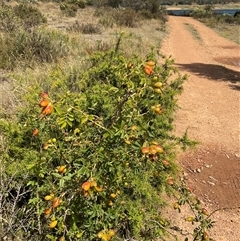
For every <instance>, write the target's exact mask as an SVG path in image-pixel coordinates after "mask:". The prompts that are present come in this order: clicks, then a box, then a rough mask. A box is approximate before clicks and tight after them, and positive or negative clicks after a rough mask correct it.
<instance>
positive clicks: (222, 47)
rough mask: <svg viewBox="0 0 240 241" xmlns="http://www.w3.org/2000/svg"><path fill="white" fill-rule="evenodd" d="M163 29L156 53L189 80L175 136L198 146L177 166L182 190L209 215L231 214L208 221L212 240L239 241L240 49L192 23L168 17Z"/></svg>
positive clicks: (179, 112) (181, 159)
mask: <svg viewBox="0 0 240 241" xmlns="http://www.w3.org/2000/svg"><path fill="white" fill-rule="evenodd" d="M168 24H169V31H170V33H169V37H168V38H167V39H166V40H165V42H164V43H163V46H162V48H161V52H162V53H163V54H165V55H167V56H169V55H171V56H172V57H173V58H174V59H175V63H176V65H177V66H178V67H179V69H180V70H181V72H183V73H186V74H187V75H188V76H189V78H188V79H189V80H188V81H187V82H186V83H185V84H184V92H183V94H182V95H181V96H180V98H179V106H180V109H179V111H178V112H177V116H176V123H175V125H176V134H177V135H182V134H183V133H184V132H185V130H186V129H187V128H188V134H189V136H190V137H191V138H193V139H195V140H198V141H199V142H200V144H199V145H198V147H197V149H196V150H195V151H191V152H188V153H186V154H183V155H181V156H179V161H180V163H181V164H182V165H183V167H184V170H185V173H186V175H187V179H188V180H187V182H188V184H189V185H191V186H192V187H193V188H194V190H195V193H196V195H198V196H199V198H200V199H201V200H202V201H203V203H204V204H205V205H206V206H208V208H209V209H211V210H214V209H216V208H219V207H220V208H234V209H233V210H231V211H230V210H228V211H221V212H218V213H217V214H216V215H215V216H214V218H215V220H216V221H217V224H216V225H215V227H214V229H213V231H212V237H213V238H214V240H217V241H239V240H240V230H239V225H240V72H239V71H240V46H239V45H237V44H235V43H233V42H230V41H228V40H226V39H224V38H222V37H220V36H218V35H217V34H216V33H215V32H214V31H213V30H211V29H209V28H208V27H206V26H205V25H203V24H202V23H200V22H198V21H196V20H194V19H192V18H187V17H174V16H170V17H169V22H168ZM189 27H190V28H192V29H195V33H196V32H197V38H196V36H195V37H194V35H193V34H192V33H191V32H190V31H189ZM223 226H224V229H223V228H222V227H223Z"/></svg>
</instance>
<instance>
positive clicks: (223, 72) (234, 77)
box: [176, 63, 240, 90]
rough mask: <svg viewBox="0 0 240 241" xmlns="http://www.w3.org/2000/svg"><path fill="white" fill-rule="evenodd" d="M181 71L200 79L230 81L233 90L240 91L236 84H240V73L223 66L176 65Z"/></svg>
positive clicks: (201, 64) (200, 64)
mask: <svg viewBox="0 0 240 241" xmlns="http://www.w3.org/2000/svg"><path fill="white" fill-rule="evenodd" d="M176 65H177V66H178V68H179V69H180V70H187V71H189V72H191V73H193V74H195V75H198V76H200V77H204V78H208V79H210V80H214V81H230V82H231V83H232V84H233V85H231V88H233V89H235V90H240V87H239V86H235V85H234V84H238V83H240V72H239V71H235V70H232V69H228V68H226V67H224V66H221V65H215V64H203V63H192V64H179V63H176Z"/></svg>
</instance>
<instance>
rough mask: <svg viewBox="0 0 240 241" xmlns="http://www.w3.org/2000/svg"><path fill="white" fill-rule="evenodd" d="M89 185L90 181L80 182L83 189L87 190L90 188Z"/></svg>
mask: <svg viewBox="0 0 240 241" xmlns="http://www.w3.org/2000/svg"><path fill="white" fill-rule="evenodd" d="M90 187H91V182H89V181H86V182H84V183H83V184H82V189H83V190H84V191H88V190H89V189H90Z"/></svg>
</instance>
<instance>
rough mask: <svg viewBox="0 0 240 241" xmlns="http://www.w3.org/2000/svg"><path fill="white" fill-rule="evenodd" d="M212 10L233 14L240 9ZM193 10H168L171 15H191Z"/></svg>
mask: <svg viewBox="0 0 240 241" xmlns="http://www.w3.org/2000/svg"><path fill="white" fill-rule="evenodd" d="M212 11H213V12H214V13H218V14H229V15H232V16H233V15H234V14H235V13H236V12H237V11H240V9H213V10H212ZM191 12H193V9H178V10H171V9H168V10H167V13H168V14H169V15H175V16H189V14H190V13H191Z"/></svg>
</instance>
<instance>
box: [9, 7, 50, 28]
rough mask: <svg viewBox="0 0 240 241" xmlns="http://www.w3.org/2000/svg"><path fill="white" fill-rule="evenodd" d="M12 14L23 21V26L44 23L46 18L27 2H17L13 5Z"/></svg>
mask: <svg viewBox="0 0 240 241" xmlns="http://www.w3.org/2000/svg"><path fill="white" fill-rule="evenodd" d="M13 11H14V14H15V15H16V16H17V17H19V18H20V19H21V20H22V21H23V25H24V27H25V28H31V27H34V26H38V25H40V24H43V23H46V22H47V19H46V18H45V17H44V16H43V15H42V13H41V12H40V11H39V10H38V8H36V7H34V6H31V5H29V4H19V5H16V6H15V7H13Z"/></svg>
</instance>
